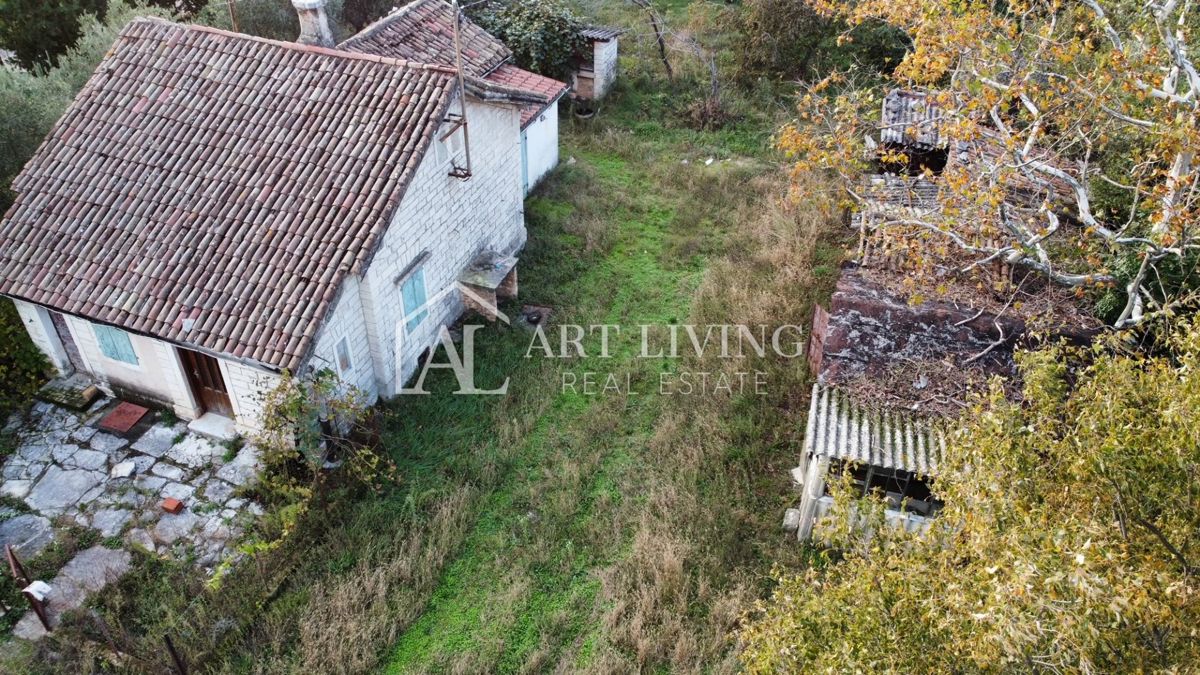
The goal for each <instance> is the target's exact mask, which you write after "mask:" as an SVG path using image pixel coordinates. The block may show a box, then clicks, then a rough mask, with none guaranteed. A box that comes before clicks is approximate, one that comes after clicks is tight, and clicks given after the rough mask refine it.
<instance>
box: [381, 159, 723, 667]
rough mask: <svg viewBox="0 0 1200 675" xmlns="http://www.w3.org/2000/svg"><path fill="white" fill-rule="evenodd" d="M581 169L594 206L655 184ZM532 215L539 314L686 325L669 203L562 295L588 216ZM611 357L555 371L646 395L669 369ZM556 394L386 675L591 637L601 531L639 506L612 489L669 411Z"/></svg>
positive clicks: (518, 654) (621, 210)
mask: <svg viewBox="0 0 1200 675" xmlns="http://www.w3.org/2000/svg"><path fill="white" fill-rule="evenodd" d="M568 152H570V148H568ZM576 157H577V162H578V165H577V166H578V167H579V168H578V169H575V170H574V171H573V172H574V173H576V174H583V173H585V172H586V174H590V175H587V176H586V177H585V176H579V175H577V176H574V177H572V176H566V177H560V178H559V179H558V180H560V181H564V182H566V183H567V184H568V186H569V185H570V184H572V183H577V182H579V181H583V180H588V181H589V182H591V183H592V184H591V185H589V190H588V191H589V192H594V193H598V194H596V195H595V197H594V198H595V199H600V200H603V199H604V197H603V195H604V194H622V193H626V192H627V191H629V190H630V189H631V188H632V186H633V184H634V183H635V182H645V181H648V178H649V177H648V176H646V175H645V169H646V167H645V165H641V166H639V165H638V164H635V163H633V162H630V161H625V160H621V159H618V158H613V157H610V156H607V155H602V154H598V153H594V152H587V151H584V152H577V153H576ZM568 186H563V187H568ZM560 189H561V188H560ZM568 189H569V187H568ZM551 191H552V192H553V191H554V190H553V189H552V190H551ZM562 191H563V192H566V190H562ZM531 211H532V212H533V213H532V215H533V217H532V218H531V232H530V239H531V242H533V243H532V244H531V246H530V250H529V252H528V253H527V256H526V262H525V263H524V266H523V269H522V275H523V278H522V283H523V289H522V294H523V297H524V298H526V299H528V300H530V301H533V302H539V301H542V299H543V298H545V297H548V296H549V297H556V298H557V301H555V302H554V304H555V306H556V308H557V310H558V313H557V315H556V317H555V319H556V320H557V321H572V322H578V323H582V324H620V325H623V326H625V327H626V329H628V328H629V327H632V326H635V325H637V324H642V323H645V324H660V323H663V322H666V321H670V320H678V317H680V316H681V315H686V314H687V312H688V306H689V304H690V295H691V291H692V290H693V289H694V287H695V285H696V284H697V282H698V280H699V277H700V273H701V271H702V270H701V268H700V267H699V265H697V264H695V262H691V261H689V262H688V263H686V264H683V265H678V264H674V263H673V261H669V260H667V259H666V258H665V256H666V255H667V251H666V246H667V244H666V242H667V240H668V239H669V238H670V235H671V234H672V225H673V222H674V221H673V216H674V209H673V206H672V204H670V201H669V200H666V199H663V198H661V197H660V196H658V195H655V194H653V193H652V192H650V191H645V192H642V193H641V194H639V195H636V196H634V197H633V199H632V203H630V204H628V205H625V206H623V207H618V209H617V210H616V211H615V212H614V213H613V214H612V215H613V217H612V221H611V223H612V225H613V232H611V237H612V243H611V249H610V250H609V251H608V252H607V253H605V254H603V255H597V256H595V257H591V256H588V258H590V259H586V261H585V262H584V264H583V265H580V266H579V267H578V268H577V272H578V273H579V274H578V276H577V277H576V278H575V279H573V280H570V281H568V282H567V284H566V285H567V287H566V288H564V287H563V283H562V282H561V281H560V280H557V279H556V280H554V283H556V284H557V285H558V286H559V287H558V288H547V287H546V286H545V281H546V280H545V279H544V278H543V275H541V274H540V272H541V271H542V269H543V268H545V267H550V266H556V265H562V264H564V263H566V261H567V260H570V259H571V258H577V257H578V251H572V250H564V249H569V247H571V246H572V245H576V246H577V245H579V244H580V243H582V242H581V241H580V240H579V238H578V237H572V236H571V235H570V233H569V232H566V231H565V230H566V228H567V227H568V226H569V223H570V221H571V219H573V218H577V217H579V214H577V213H576V209H575V208H573V205H572V203H571V202H570V201H565V200H562V199H559V198H555V197H552V196H551V197H537V198H535V199H534V200H533V202H532V204H531ZM563 235H565V236H563ZM556 240H557V241H558V242H559V243H558V244H556V243H555V242H556ZM567 264H569V263H567ZM547 276H548V275H547ZM564 292H566V293H567V295H565V296H564ZM552 335H553V333H552ZM614 342H615V341H614ZM595 344H596V342H595V340H589V341H587V342H585V346H587V347H592V346H594V345H595ZM614 347H615V349H614V354H613V358H609V359H603V358H599V357H597V356H592V357H589V358H584V359H572V360H569V361H564V362H561V363H554V365H555V366H556V367H555V368H554V371H555V372H563V371H566V372H570V373H572V374H574V375H576V376H577V377H579V378H582V374H583V373H584V372H585V371H586V372H592V373H595V374H596V375H597V378H598V380H599V381H603V376H604V375H607V374H610V373H612V374H618V375H620V377H618V378H617V381H618V382H620V383H625V382H626V381H627V379H626V377H625V374H626V373H628V374H629V375H630V378H629V380H628V381H629V382H632V383H634V387H635V388H638V389H642V390H644V391H645V390H649V389H650V385H651V384H653V375H654V372H653V368H654V366H657V365H659V364H647V363H640V362H639V361H640V360H639V359H637V358H636V348H637V345H636V340H632V341H631V340H629V339H622V340H621V341H620V342H619V343H617V344H614ZM537 358H540V357H537ZM521 365H525V364H521ZM560 382H561V380H558V381H554V380H551V381H546V380H542V381H541V382H539V383H538V386H539V387H540V388H541V389H542V390H541V391H539V392H537V394H538V395H540V396H544V397H547V398H549V399H550V400H551V401H552V402H551V403H550V404H549V406H548V409H547V410H546V412H545V414H544V416H543V417H542V419H541V421H540V423H539V424H538V425H537V427H536V428H535V429H534V430H533V432H532V433H531V434H529V435H528V436H526V437H525V438H524V439H523V440H522V441H521V447H520V449H519V450H518V451H517V452H516V453H515V454H516V456H517V460H516V461H515V462H514V464H513V466H512V467H511V468H510V469H509V471H508V473H507V475H506V476H505V477H504V478H503V479H502V480H501V482H500V483H499V485H498V486H497V488H496V490H495V491H494V492H493V493H492V494H491V495H490V496H489V497H488V498H487V500H486V502H485V504H484V505H483V506H482V508H481V510H480V515H479V518H478V521H477V522H476V524H475V526H474V527H473V529H472V530H471V532H470V534H469V535H468V537H467V539H466V541H465V542H464V544H463V547H462V551H463V552H462V554H461V555H460V556H459V557H458V558H456V559H455V560H454V561H453V562H452V563H451V564H450V565H449V566H448V567H447V569H446V570H445V572H444V573H443V575H442V577H441V580H440V582H439V585H438V587H437V589H436V590H435V591H434V593H433V596H432V598H431V600H430V602H429V605H428V607H427V608H426V610H425V612H424V613H423V614H422V615H421V616H420V618H419V619H418V620H417V621H416V622H414V623H413V625H412V626H411V627H409V629H408V630H406V631H405V632H404V634H403V636H402V637H401V639H400V641H399V643H398V644H397V646H396V648H395V652H394V654H393V656H392V659H391V662H390V666H389V670H390V671H392V672H406V671H410V670H414V669H421V668H434V667H435V664H438V663H444V662H453V661H456V660H461V659H464V658H469V659H470V660H472V661H474V665H478V666H486V667H489V668H491V667H494V668H496V669H498V670H502V671H503V670H514V669H517V668H518V667H519V666H521V665H522V664H524V663H525V662H526V660H527V659H528V658H529V656H530V655H531V654H533V653H534V652H537V651H539V650H543V651H544V652H546V653H544V654H542V655H541V656H542V657H550V658H555V657H557V652H558V651H559V650H560V649H562V648H563V646H564V645H569V644H572V643H574V642H575V641H576V640H577V638H578V637H579V636H580V635H581V634H582V633H583V631H584V629H585V625H584V620H586V618H587V617H588V616H589V615H590V614H591V612H590V610H591V608H592V605H593V603H594V602H595V598H596V594H597V591H598V590H599V586H600V584H599V581H598V579H597V578H596V576H595V574H593V573H592V571H593V570H594V569H597V568H600V567H603V566H604V565H605V564H607V563H608V562H609V561H611V560H612V559H613V557H614V556H616V555H618V554H619V552H620V550H621V549H622V548H623V547H624V546H625V542H624V537H623V536H622V533H621V532H619V531H618V532H597V531H594V530H595V526H596V525H597V524H598V523H600V522H602V521H604V520H605V519H606V518H608V517H611V515H612V514H611V512H612V511H613V510H615V509H620V508H621V507H622V502H623V501H625V500H634V501H636V500H637V495H625V494H622V493H621V491H619V490H618V489H616V487H615V486H616V485H617V484H618V482H619V479H618V478H617V476H616V475H617V474H620V473H623V472H628V471H632V470H635V469H636V464H637V461H638V447H639V446H640V445H644V443H645V442H646V436H647V434H648V430H649V429H652V428H653V426H654V422H655V420H656V418H657V416H658V414H659V412H660V407H661V405H662V399H661V398H659V397H657V396H648V395H642V396H628V395H626V394H627V392H621V393H620V394H608V395H605V396H588V395H585V394H582V393H574V392H572V391H570V390H567V391H565V392H564V391H563V390H562V387H561V386H560ZM614 396H615V397H616V400H611V397H614ZM597 426H599V427H601V428H600V429H596V427H597ZM592 430H596V431H599V432H600V433H594V434H593V433H589V432H591V431H592ZM407 468H408V467H406V466H404V465H401V469H402V470H405V469H407ZM547 636H553V639H552V643H549V644H548V642H549V640H548V639H547Z"/></svg>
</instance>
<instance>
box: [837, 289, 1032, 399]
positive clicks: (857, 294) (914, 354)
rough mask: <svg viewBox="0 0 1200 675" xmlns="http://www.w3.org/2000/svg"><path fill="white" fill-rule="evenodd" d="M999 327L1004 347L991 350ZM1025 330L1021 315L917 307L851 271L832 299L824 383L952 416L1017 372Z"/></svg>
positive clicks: (946, 305)
mask: <svg viewBox="0 0 1200 675" xmlns="http://www.w3.org/2000/svg"><path fill="white" fill-rule="evenodd" d="M997 325H999V327H1000V329H999V330H998V329H997ZM1000 330H1003V337H1004V342H1003V343H1001V344H1000V345H998V346H995V347H992V345H993V343H995V342H997V341H998V340H1000V338H1001V333H1000ZM1026 333H1027V329H1026V326H1025V322H1024V321H1022V320H1021V319H1018V318H1015V317H1007V316H1001V317H996V315H994V314H989V313H983V314H979V313H978V312H977V311H976V310H974V309H972V308H969V307H956V306H954V305H951V304H949V303H943V302H923V303H920V304H918V305H910V304H909V303H908V302H907V301H906V300H905V299H904V298H901V297H899V296H897V295H895V294H894V293H892V292H890V291H888V290H887V289H885V288H883V287H882V286H880V285H879V284H877V283H875V282H873V281H871V280H869V279H867V278H865V277H864V276H863V275H862V274H861V273H860V272H859V271H858V269H857V268H855V267H854V266H847V267H845V268H843V270H842V273H841V276H840V277H839V278H838V284H837V289H836V290H835V291H834V294H833V297H832V298H831V299H830V304H829V327H828V330H827V332H826V334H825V341H824V353H823V356H822V360H821V367H820V378H821V381H823V382H825V383H827V384H833V385H841V386H844V387H846V388H847V389H849V390H850V391H851V392H852V393H854V392H859V393H861V394H862V395H863V398H864V400H872V401H875V402H876V403H881V404H889V405H901V406H903V407H907V408H913V409H922V410H926V411H928V412H947V413H948V412H953V411H954V408H955V407H956V406H957V403H953V402H954V401H961V400H962V399H963V398H965V395H966V394H967V393H969V391H972V390H977V389H979V388H982V386H983V385H984V384H985V383H986V381H987V378H988V377H989V376H991V375H1003V376H1006V377H1012V376H1014V375H1015V374H1016V366H1015V363H1014V361H1013V348H1014V346H1015V345H1016V344H1018V343H1019V341H1020V340H1021V339H1022V338H1023V337H1024V336H1025V335H1026ZM989 348H991V351H988V352H987V354H985V355H984V356H979V355H980V354H983V352H985V351H987V350H988V349H989ZM860 390H861V391H860ZM946 403H952V405H943V404H946Z"/></svg>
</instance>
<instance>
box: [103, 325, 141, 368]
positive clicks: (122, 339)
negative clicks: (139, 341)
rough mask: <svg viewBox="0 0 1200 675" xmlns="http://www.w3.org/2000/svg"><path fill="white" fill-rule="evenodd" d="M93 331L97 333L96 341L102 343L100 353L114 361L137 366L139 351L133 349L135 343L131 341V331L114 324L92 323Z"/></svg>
mask: <svg viewBox="0 0 1200 675" xmlns="http://www.w3.org/2000/svg"><path fill="white" fill-rule="evenodd" d="M92 332H93V333H95V334H96V343H97V344H99V345H100V353H101V354H104V355H105V356H107V357H108V358H110V359H112V360H113V361H120V362H122V363H128V364H130V365H134V366H136V365H137V364H138V357H137V353H136V352H134V351H133V343H132V342H130V341H129V333H126V332H125V331H123V330H121V329H119V328H113V327H112V326H101V325H99V324H92Z"/></svg>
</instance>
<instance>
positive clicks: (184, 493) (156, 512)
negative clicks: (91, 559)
mask: <svg viewBox="0 0 1200 675" xmlns="http://www.w3.org/2000/svg"><path fill="white" fill-rule="evenodd" d="M112 404H113V402H112V401H111V400H109V401H105V402H104V403H103V404H97V405H96V406H94V407H93V409H92V410H89V411H88V412H87V413H83V414H77V413H74V412H71V411H69V410H66V409H64V408H59V407H57V406H53V405H51V404H48V403H43V402H39V403H36V404H34V405H33V406H32V409H31V410H30V412H29V414H28V416H27V418H26V419H25V420H23V421H21V422H19V423H18V422H11V421H10V423H9V424H10V426H19V427H20V428H19V430H18V432H17V433H18V435H19V438H20V442H19V444H18V445H17V449H16V452H15V453H13V454H12V455H11V456H10V457H8V459H7V460H6V461H4V463H3V466H2V467H0V494H3V495H7V496H8V497H12V498H15V499H20V500H23V501H24V502H25V504H26V505H28V507H29V508H30V509H31V510H32V514H31V517H32V518H34V519H37V520H34V521H31V520H29V519H26V522H25V525H26V526H27V527H28V528H34V529H38V528H37V527H35V526H43V525H44V524H45V521H46V520H50V521H53V520H55V519H59V522H60V523H61V522H63V519H65V520H66V521H70V522H74V523H77V524H79V525H81V526H84V527H91V528H93V529H95V530H96V531H98V532H99V533H100V535H101V536H103V537H117V536H121V537H123V538H124V541H126V542H129V543H132V544H136V545H138V546H142V547H144V548H147V549H150V550H152V551H154V552H156V553H159V554H163V555H175V556H177V557H184V556H195V560H196V562H197V563H198V564H199V565H200V566H202V567H206V568H210V569H211V568H212V567H214V566H215V565H216V564H217V562H219V560H220V559H221V558H222V556H223V554H224V553H225V552H226V548H227V544H228V543H229V542H230V540H231V539H233V538H235V537H236V536H237V535H238V534H239V533H240V532H241V530H242V527H243V525H244V521H245V519H246V518H251V517H253V516H255V515H258V514H259V513H261V510H260V509H259V508H258V506H257V505H255V504H253V503H251V502H248V501H247V500H246V499H243V498H239V497H236V496H235V495H236V493H237V489H238V488H239V487H241V486H244V485H247V484H248V483H249V482H250V481H252V480H253V479H254V477H255V476H256V474H257V470H258V455H257V451H256V450H255V449H254V448H253V447H252V446H245V447H243V448H241V449H240V450H239V451H238V452H237V454H236V455H235V456H234V457H233V458H232V459H231V460H230V461H226V460H225V456H226V454H227V452H228V451H227V450H226V448H225V447H223V446H221V445H218V444H216V443H214V442H212V441H209V440H208V439H206V438H202V437H200V436H196V435H194V434H191V433H189V432H188V431H187V427H186V425H184V424H183V423H182V422H180V423H176V424H173V425H170V426H168V425H165V424H161V423H157V424H153V425H151V426H149V428H146V429H144V430H143V431H141V432H140V433H136V432H135V433H136V435H133V436H130V437H123V436H117V435H114V434H110V433H107V432H104V431H100V430H98V429H96V427H95V426H94V425H95V423H96V422H97V421H98V420H99V419H100V417H102V416H103V412H105V411H106V410H107V409H108V408H109V407H111V405H112ZM166 497H174V498H176V499H178V500H180V501H182V502H183V503H184V506H185V508H184V510H183V511H182V512H181V513H180V514H178V515H171V514H167V513H165V512H163V511H162V509H161V508H159V504H160V502H161V501H162V499H164V498H166ZM39 518H40V519H39ZM3 527H4V524H3V523H0V535H2V534H3ZM10 528H11V529H13V530H14V534H13V535H12V536H13V537H14V538H16V539H19V538H20V536H22V534H23V533H25V531H24V530H22V529H21V528H19V527H17V526H10ZM43 529H44V528H43ZM39 531H40V530H39ZM34 534H36V533H35V532H33V531H30V532H29V533H28V535H29V536H27V537H26V538H27V539H36V537H34ZM41 538H42V539H44V536H42V537H41ZM47 543H48V542H47ZM43 546H44V544H43Z"/></svg>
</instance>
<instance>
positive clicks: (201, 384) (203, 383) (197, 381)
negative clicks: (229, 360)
mask: <svg viewBox="0 0 1200 675" xmlns="http://www.w3.org/2000/svg"><path fill="white" fill-rule="evenodd" d="M179 360H180V361H181V362H182V363H183V369H184V370H185V371H186V372H187V376H188V382H189V383H190V384H191V385H192V393H193V394H195V395H196V400H198V401H199V402H200V407H202V408H204V411H205V412H211V413H216V414H218V415H223V416H225V417H233V404H232V403H230V402H229V390H228V389H226V388H225V378H223V377H221V366H220V364H218V363H217V360H216V359H214V358H213V357H211V356H209V355H208V354H201V353H200V352H194V351H192V350H190V349H180V350H179Z"/></svg>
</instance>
